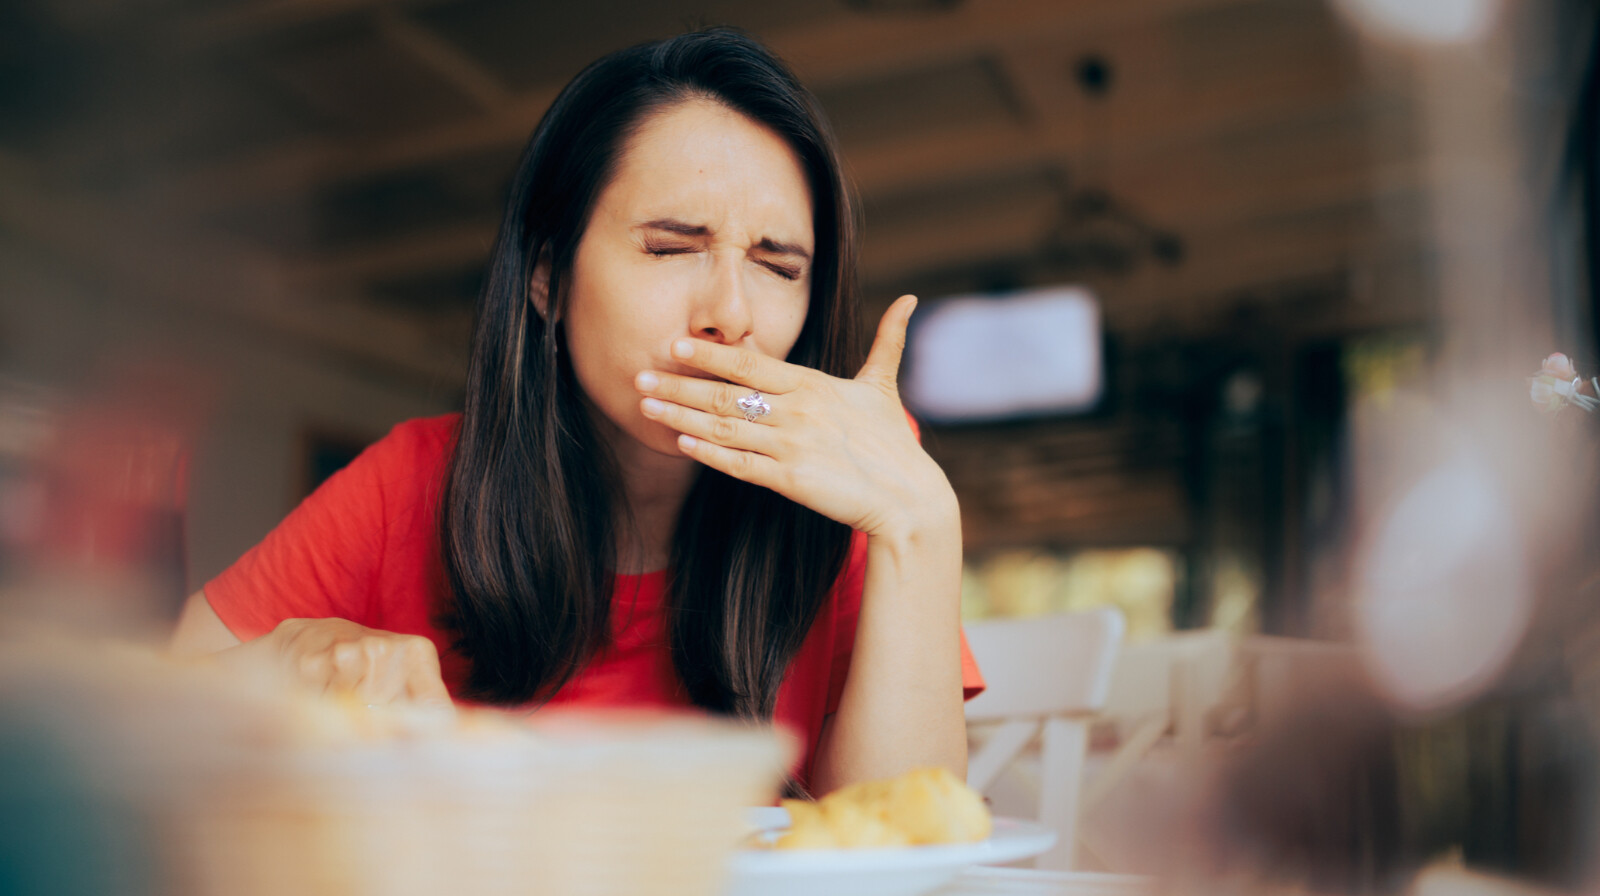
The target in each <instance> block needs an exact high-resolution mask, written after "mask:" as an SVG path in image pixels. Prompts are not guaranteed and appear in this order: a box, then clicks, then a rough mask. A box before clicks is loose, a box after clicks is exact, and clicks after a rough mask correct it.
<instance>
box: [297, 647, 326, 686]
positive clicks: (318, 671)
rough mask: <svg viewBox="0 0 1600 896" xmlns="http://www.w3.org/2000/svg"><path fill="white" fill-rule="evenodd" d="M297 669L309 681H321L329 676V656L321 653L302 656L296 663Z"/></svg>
mask: <svg viewBox="0 0 1600 896" xmlns="http://www.w3.org/2000/svg"><path fill="white" fill-rule="evenodd" d="M295 671H296V672H297V673H299V675H300V677H301V678H303V679H306V680H307V681H320V680H322V679H325V678H327V677H328V658H327V656H326V655H325V654H320V653H315V654H310V655H307V656H302V657H300V659H299V660H298V661H297V662H296V663H295Z"/></svg>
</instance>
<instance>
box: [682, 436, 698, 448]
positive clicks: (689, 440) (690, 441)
mask: <svg viewBox="0 0 1600 896" xmlns="http://www.w3.org/2000/svg"><path fill="white" fill-rule="evenodd" d="M695 444H696V443H695V440H694V436H678V447H679V448H682V449H683V450H685V451H693V450H694V446H695Z"/></svg>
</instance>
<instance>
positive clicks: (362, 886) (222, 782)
mask: <svg viewBox="0 0 1600 896" xmlns="http://www.w3.org/2000/svg"><path fill="white" fill-rule="evenodd" d="M0 714H3V715H4V717H5V718H6V720H7V722H6V726H5V729H6V734H5V736H4V737H3V738H0V745H3V748H4V754H5V755H4V757H3V759H4V760H5V761H4V763H3V765H0V830H3V831H4V832H5V834H6V836H4V837H0V840H3V841H4V842H5V844H6V846H5V847H0V882H3V883H5V884H6V892H8V893H18V894H57V893H69V894H71V893H117V894H130V896H139V894H152V896H154V894H161V896H168V894H171V896H210V894H229V896H239V894H243V896H253V894H261V896H266V894H288V893H293V894H302V896H319V894H330V896H331V894H339V896H358V894H372V896H407V894H418V896H421V894H427V896H437V894H440V893H457V892H459V893H473V894H511V893H527V892H530V890H535V889H536V890H538V891H539V892H547V893H553V894H596V896H600V894H607V896H612V894H614V896H622V894H630V896H631V894H636V893H654V894H684V896H691V894H692V896H704V894H707V893H712V892H715V891H716V888H717V886H718V885H719V881H720V880H721V879H722V875H723V874H724V866H725V860H726V857H727V855H728V854H729V853H730V851H731V850H732V848H733V847H734V846H735V844H736V843H737V841H738V838H739V836H740V834H741V833H742V832H743V830H744V826H743V811H744V807H746V806H749V805H752V804H758V803H762V802H768V801H770V800H771V799H772V797H773V795H774V793H775V791H776V786H777V783H778V781H779V780H780V779H781V777H782V774H783V770H784V769H785V768H786V767H787V761H788V757H787V756H786V755H785V753H786V752H787V749H786V745H785V744H783V743H782V742H780V740H779V739H778V738H777V737H776V736H774V735H773V734H772V733H771V732H767V731H758V730H752V729H749V728H746V727H742V726H734V725H731V724H718V723H714V722H712V721H710V720H699V719H694V718H684V717H673V718H665V717H615V716H608V717H599V716H595V717H588V716H584V717H579V716H558V715H556V716H550V717H548V718H543V719H540V720H539V722H538V723H537V724H536V725H534V726H530V727H524V726H523V725H521V724H520V723H517V722H512V721H510V720H508V719H507V718H505V717H503V716H500V715H499V714H497V713H492V712H489V711H478V712H470V711H469V712H464V713H462V715H461V716H460V719H459V721H458V723H457V724H454V725H445V726H441V725H440V724H438V718H439V717H438V716H430V717H421V716H412V715H409V714H407V713H405V712H403V711H397V710H391V709H386V708H376V709H374V708H368V707H366V706H363V705H359V704H355V703H353V702H351V701H342V700H335V699H324V698H298V697H291V696H288V695H287V694H286V693H285V692H283V691H282V690H280V689H275V688H271V689H269V688H263V687H260V686H258V684H257V683H254V682H249V681H239V680H234V679H232V678H229V677H227V676H226V675H225V670H222V669H220V668H219V667H215V666H191V667H185V666H178V665H175V664H173V663H170V662H168V661H166V660H164V659H162V658H159V657H157V656H155V655H153V654H151V653H148V652H146V651H143V650H138V649H134V648H129V647H119V646H116V645H112V644H106V643H89V642H79V641H68V640H60V639H54V640H52V639H44V638H34V639H32V641H31V643H29V644H27V645H21V644H15V643H3V644H0ZM42 805H43V806H50V807H52V809H53V812H52V814H51V815H50V816H46V818H47V819H52V820H53V821H54V823H53V824H48V825H46V824H40V818H39V817H38V816H37V815H36V814H35V812H36V810H37V809H38V807H40V806H42ZM18 832H27V833H28V834H29V836H28V837H27V838H26V839H24V838H20V837H19V838H13V837H12V836H11V835H12V834H14V833H18ZM108 844H109V845H108ZM24 847H26V849H27V851H26V852H23V851H22V849H23V848H24Z"/></svg>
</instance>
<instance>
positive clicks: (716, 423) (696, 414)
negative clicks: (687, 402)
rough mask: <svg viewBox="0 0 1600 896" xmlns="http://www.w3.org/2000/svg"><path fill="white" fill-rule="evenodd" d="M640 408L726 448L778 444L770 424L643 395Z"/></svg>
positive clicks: (765, 448)
mask: <svg viewBox="0 0 1600 896" xmlns="http://www.w3.org/2000/svg"><path fill="white" fill-rule="evenodd" d="M639 410H640V411H641V412H642V413H643V414H644V415H645V417H647V418H649V419H651V420H654V421H656V422H657V423H662V424H665V425H667V426H670V427H672V428H673V429H676V430H677V431H678V432H681V433H687V434H688V435H691V436H694V437H696V438H699V439H702V440H707V441H711V442H715V443H717V444H718V445H722V446H725V447H728V448H737V449H739V450H742V451H756V452H760V453H762V454H770V453H772V451H773V450H774V449H775V448H776V446H777V443H776V441H775V436H774V434H773V430H772V429H771V428H770V427H767V426H763V425H761V424H759V423H752V422H750V421H748V420H745V419H744V418H743V417H730V416H724V415H721V414H712V413H708V412H706V411H701V410H696V409H695V408H688V407H684V406H683V405H679V404H671V403H669V402H665V401H661V400H660V399H656V398H646V399H643V400H642V401H641V402H640V403H639Z"/></svg>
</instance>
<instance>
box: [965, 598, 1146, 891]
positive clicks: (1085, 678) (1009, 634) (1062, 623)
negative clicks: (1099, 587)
mask: <svg viewBox="0 0 1600 896" xmlns="http://www.w3.org/2000/svg"><path fill="white" fill-rule="evenodd" d="M1123 627H1124V623H1123V619H1122V614H1121V613H1120V612H1118V611H1117V610H1114V609H1104V610H1094V611H1091V612H1087V613H1069V614H1064V615H1058V616H1043V617H1037V618H1030V619H1007V620H999V621H992V622H975V623H972V624H969V625H968V626H967V627H966V634H967V644H968V646H970V647H971V648H972V654H973V657H974V658H975V659H977V661H978V668H979V669H980V670H982V672H983V678H984V682H985V684H986V685H987V687H986V689H985V690H984V692H983V693H982V694H980V695H978V696H977V697H975V698H973V699H972V700H970V701H968V703H967V708H966V712H967V721H968V722H969V723H980V724H981V723H991V722H997V723H999V725H998V727H997V728H996V730H995V731H994V732H993V734H992V736H990V737H989V739H988V740H987V741H985V742H984V744H983V746H982V747H981V748H980V749H979V750H978V751H977V752H976V753H975V754H974V755H973V756H972V757H971V759H970V761H969V762H968V764H967V783H968V784H969V785H971V786H972V787H973V788H974V789H976V790H979V791H984V790H987V789H988V788H989V786H990V785H991V784H993V783H994V782H995V780H996V779H997V778H998V777H999V775H1000V772H1001V771H1002V770H1004V768H1005V767H1006V766H1007V765H1008V764H1010V763H1011V762H1012V760H1014V759H1016V758H1017V757H1018V756H1019V755H1020V754H1021V753H1022V752H1023V751H1024V750H1025V749H1026V748H1027V746H1028V744H1029V743H1031V742H1032V741H1033V739H1034V737H1035V736H1038V737H1039V739H1040V750H1039V770H1040V774H1039V820H1040V821H1041V822H1042V823H1044V824H1045V825H1048V826H1049V827H1051V828H1053V829H1055V831H1056V835H1057V841H1056V845H1055V846H1054V847H1053V848H1052V849H1051V850H1050V851H1049V852H1047V853H1045V854H1044V855H1042V856H1040V857H1039V859H1038V861H1037V865H1038V867H1039V868H1044V869H1053V870H1066V869H1068V868H1070V867H1071V866H1072V856H1073V848H1074V846H1075V845H1076V831H1077V811H1078V795H1079V792H1080V790H1081V786H1082V777H1083V764H1084V757H1085V754H1086V753H1087V752H1088V748H1089V718H1090V716H1091V715H1093V714H1094V713H1095V712H1096V711H1097V710H1099V708H1100V707H1102V706H1104V705H1105V702H1106V695H1107V694H1108V693H1109V692H1110V689H1111V672H1112V669H1113V668H1114V667H1115V665H1116V660H1117V650H1118V647H1119V646H1120V645H1121V643H1122V632H1123Z"/></svg>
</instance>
